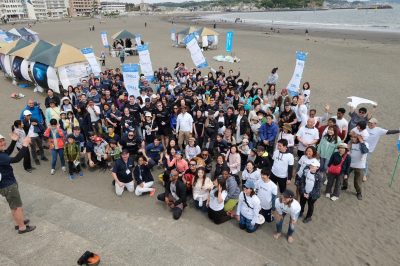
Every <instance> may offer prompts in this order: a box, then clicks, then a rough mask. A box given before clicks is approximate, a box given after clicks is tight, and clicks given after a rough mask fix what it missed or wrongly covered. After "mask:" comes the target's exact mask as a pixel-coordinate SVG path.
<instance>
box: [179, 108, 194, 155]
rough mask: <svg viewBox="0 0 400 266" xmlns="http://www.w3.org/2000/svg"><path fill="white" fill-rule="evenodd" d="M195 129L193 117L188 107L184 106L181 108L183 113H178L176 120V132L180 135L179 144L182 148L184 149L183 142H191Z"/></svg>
mask: <svg viewBox="0 0 400 266" xmlns="http://www.w3.org/2000/svg"><path fill="white" fill-rule="evenodd" d="M192 129H193V117H192V116H191V115H190V114H189V113H188V112H187V107H186V106H183V107H182V108H181V113H180V114H179V115H178V118H177V121H176V129H175V132H176V134H177V137H178V145H179V148H180V149H181V150H183V147H184V146H183V144H184V143H185V144H187V143H188V142H189V138H190V137H191V133H192Z"/></svg>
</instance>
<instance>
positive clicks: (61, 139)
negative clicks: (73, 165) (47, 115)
mask: <svg viewBox="0 0 400 266" xmlns="http://www.w3.org/2000/svg"><path fill="white" fill-rule="evenodd" d="M44 136H45V137H46V138H49V147H50V149H54V137H53V134H51V128H50V127H49V128H47V129H46V131H45V132H44ZM55 141H57V146H58V149H64V133H63V131H62V130H61V129H60V128H57V133H56V140H55Z"/></svg>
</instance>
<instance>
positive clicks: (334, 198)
mask: <svg viewBox="0 0 400 266" xmlns="http://www.w3.org/2000/svg"><path fill="white" fill-rule="evenodd" d="M338 199H339V197H336V196H332V198H331V200H332V201H337V200H338Z"/></svg>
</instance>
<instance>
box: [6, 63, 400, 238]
mask: <svg viewBox="0 0 400 266" xmlns="http://www.w3.org/2000/svg"><path fill="white" fill-rule="evenodd" d="M204 71H205V72H204ZM278 80H279V75H278V68H276V67H275V68H273V69H272V71H271V72H270V73H269V75H267V78H266V81H265V83H263V84H258V83H257V82H251V81H250V78H242V76H241V73H240V72H238V73H234V71H233V70H228V71H226V70H225V69H224V67H223V66H220V67H219V68H218V70H214V69H210V70H208V69H196V68H193V69H189V68H188V67H187V66H186V65H185V64H184V63H181V62H178V63H176V65H175V66H174V67H173V68H172V69H171V71H169V70H168V67H160V68H159V69H158V70H157V71H156V72H155V73H154V80H153V81H151V82H149V81H148V80H146V78H145V77H144V76H143V75H141V77H140V82H139V89H140V92H139V95H136V97H135V96H134V95H129V94H128V91H127V90H126V88H125V85H124V81H123V74H122V72H121V70H120V69H119V68H115V69H107V70H104V71H103V72H102V73H101V74H100V76H99V77H95V76H94V75H91V76H89V77H88V78H87V79H83V80H81V83H80V84H78V86H76V87H73V86H69V87H68V88H67V89H66V90H63V93H62V95H56V94H55V93H54V91H53V90H51V89H49V90H48V91H47V97H46V98H45V100H44V102H40V101H39V100H37V99H28V100H27V104H26V106H25V107H23V109H22V110H21V113H20V115H19V116H17V117H15V119H16V120H15V121H14V123H13V124H12V125H11V133H10V141H11V142H10V144H9V145H8V146H7V143H6V138H5V136H6V135H7V134H8V133H7V132H5V131H6V130H4V129H3V130H2V131H3V132H2V134H3V135H0V194H1V195H2V196H4V197H5V198H6V200H7V202H8V204H9V206H10V209H11V211H12V215H13V218H14V220H15V223H16V226H15V229H16V230H18V233H20V234H23V233H26V232H30V231H32V230H34V229H35V226H34V225H30V221H29V219H25V217H24V213H23V209H22V200H21V197H20V195H19V190H18V184H17V181H16V177H15V175H14V172H13V168H12V166H11V164H14V163H17V162H19V161H21V160H22V161H23V163H22V165H23V168H24V169H25V171H27V172H28V173H33V174H34V173H35V168H38V167H49V172H50V174H51V175H56V176H60V175H61V176H65V177H66V178H68V179H69V180H71V181H73V180H75V179H76V178H84V172H85V171H100V172H101V173H102V174H104V175H106V176H110V182H111V181H112V185H113V188H114V190H115V194H116V195H118V196H122V195H123V194H124V193H134V194H135V195H136V196H143V195H149V196H151V197H153V196H154V195H156V192H157V191H156V186H155V182H160V183H161V184H162V187H163V189H162V190H163V191H161V192H159V193H157V195H156V198H157V200H158V201H160V204H165V205H166V206H167V207H168V208H169V209H170V210H171V213H172V217H173V219H176V220H177V219H179V218H180V217H181V216H182V215H183V212H184V210H185V208H187V207H188V206H189V207H193V208H195V209H198V210H199V211H200V212H203V213H205V214H207V215H208V217H209V219H210V220H211V221H212V222H214V223H215V224H222V223H224V222H226V221H228V220H231V219H236V220H237V221H238V226H239V227H240V229H242V230H245V231H247V232H248V233H253V232H255V231H256V230H257V229H259V228H260V227H261V225H262V224H268V223H273V222H275V227H276V232H275V234H274V238H275V239H278V238H279V237H281V235H282V231H283V224H284V219H285V218H287V219H288V220H289V226H288V230H287V233H286V234H285V235H286V237H287V241H288V242H289V243H292V242H293V241H294V239H293V236H294V232H295V225H296V223H297V222H298V220H299V219H301V220H302V222H303V223H304V224H307V223H310V222H312V218H313V215H314V211H317V209H316V208H315V207H316V202H317V200H318V199H319V198H320V197H321V194H322V197H324V198H326V199H327V200H328V199H329V200H330V201H332V202H335V201H337V200H339V199H340V197H341V196H342V193H343V192H344V191H346V190H347V191H351V192H349V193H346V194H348V195H351V194H354V195H355V196H354V198H355V199H358V200H362V199H363V197H364V196H365V195H364V194H363V186H365V184H364V182H367V180H368V177H369V171H368V168H369V167H368V164H369V162H370V161H371V160H372V158H373V152H374V150H375V148H376V147H377V145H378V143H379V139H380V138H381V137H382V136H384V135H389V134H398V133H399V130H398V129H395V130H388V129H384V128H381V127H379V126H378V120H377V119H376V118H375V117H374V115H375V112H376V110H377V105H372V106H367V107H364V105H363V106H362V107H359V108H358V109H357V107H354V106H353V107H351V106H350V107H347V106H345V107H343V106H339V107H337V108H335V109H333V108H331V106H330V105H329V104H326V105H325V107H324V109H323V110H316V109H315V108H313V107H314V105H313V104H312V101H311V99H312V98H311V92H312V87H311V84H310V83H309V82H304V83H303V84H302V86H301V88H300V89H299V91H298V92H297V93H296V95H293V94H292V95H291V93H289V92H288V90H287V89H286V88H283V89H281V90H278V88H277V83H278ZM15 147H16V148H17V150H18V151H17V153H16V154H15V155H14V156H13V151H14V149H15ZM48 158H49V159H48ZM48 161H49V162H48ZM58 162H59V163H58ZM49 164H50V166H49ZM350 180H351V181H350ZM349 183H353V186H354V190H353V189H352V188H350V186H349ZM353 191H355V193H353ZM264 226H265V225H264Z"/></svg>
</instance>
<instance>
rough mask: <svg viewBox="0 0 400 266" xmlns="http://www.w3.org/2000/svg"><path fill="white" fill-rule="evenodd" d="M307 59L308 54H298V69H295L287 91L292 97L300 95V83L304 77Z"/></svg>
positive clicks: (298, 52)
mask: <svg viewBox="0 0 400 266" xmlns="http://www.w3.org/2000/svg"><path fill="white" fill-rule="evenodd" d="M307 57H308V53H305V52H300V51H297V52H296V67H295V69H294V72H293V76H292V78H291V79H290V81H289V84H288V86H287V89H288V91H289V94H290V95H291V96H297V95H299V87H300V82H301V78H302V77H303V70H304V65H305V63H306V60H307Z"/></svg>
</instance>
